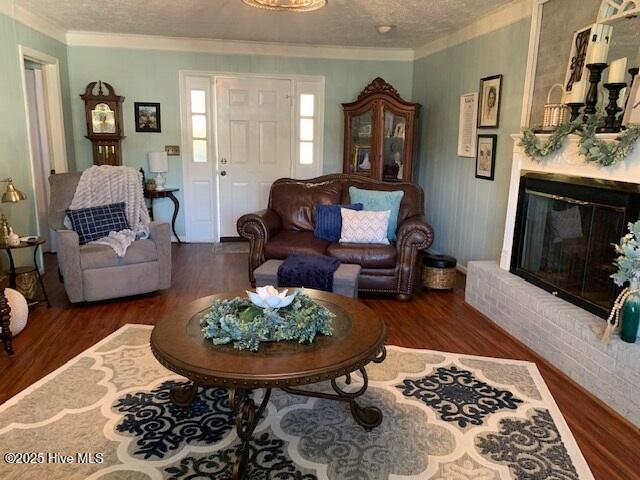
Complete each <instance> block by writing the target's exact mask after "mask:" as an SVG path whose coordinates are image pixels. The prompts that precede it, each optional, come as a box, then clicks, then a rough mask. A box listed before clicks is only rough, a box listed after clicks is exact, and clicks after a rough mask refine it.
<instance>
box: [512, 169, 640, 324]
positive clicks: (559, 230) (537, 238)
mask: <svg viewBox="0 0 640 480" xmlns="http://www.w3.org/2000/svg"><path fill="white" fill-rule="evenodd" d="M639 212H640V193H639V187H638V185H637V184H633V183H625V182H613V181H603V180H597V179H590V178H584V177H569V176H564V175H553V174H540V173H533V172H527V173H525V174H524V175H523V176H522V177H521V179H520V191H519V195H518V209H517V214H516V226H515V231H514V243H513V250H512V251H513V254H512V259H511V272H512V273H515V274H516V275H518V276H520V277H522V278H524V279H525V280H527V281H529V282H531V283H533V284H534V285H537V286H539V287H541V288H543V289H545V290H547V291H549V292H551V293H553V294H554V295H557V296H559V297H561V298H563V299H565V300H568V301H570V302H571V303H573V304H575V305H577V306H579V307H582V308H584V309H586V310H588V311H590V312H592V313H594V314H596V315H599V316H601V317H603V318H606V317H607V316H608V314H609V311H610V309H611V307H612V306H613V302H614V300H615V297H616V294H617V293H618V289H617V288H616V285H615V284H614V283H613V280H612V279H611V278H610V275H611V274H612V273H613V272H614V271H615V268H614V266H613V260H614V258H615V251H614V248H613V245H612V244H614V243H618V242H619V241H620V237H621V236H623V235H624V234H625V233H626V228H627V223H628V222H630V221H636V220H637V219H638V214H639Z"/></svg>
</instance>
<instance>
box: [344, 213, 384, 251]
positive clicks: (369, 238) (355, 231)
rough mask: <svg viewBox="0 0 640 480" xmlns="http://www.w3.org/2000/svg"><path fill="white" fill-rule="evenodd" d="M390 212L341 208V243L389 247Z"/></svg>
mask: <svg viewBox="0 0 640 480" xmlns="http://www.w3.org/2000/svg"><path fill="white" fill-rule="evenodd" d="M390 214H391V211H390V210H385V211H383V212H372V211H368V210H363V211H357V210H350V209H348V208H341V209H340V215H342V233H341V234H340V243H381V244H384V245H389V240H388V239H387V228H388V227H389V216H390Z"/></svg>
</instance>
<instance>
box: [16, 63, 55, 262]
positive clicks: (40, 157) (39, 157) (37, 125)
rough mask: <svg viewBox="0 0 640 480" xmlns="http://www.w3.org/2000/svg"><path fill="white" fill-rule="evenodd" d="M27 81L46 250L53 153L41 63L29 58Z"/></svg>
mask: <svg viewBox="0 0 640 480" xmlns="http://www.w3.org/2000/svg"><path fill="white" fill-rule="evenodd" d="M24 83H25V92H24V93H25V97H26V101H27V121H28V124H29V143H30V144H31V164H32V167H33V183H34V187H35V188H34V192H35V203H36V213H37V219H38V230H39V232H40V236H41V237H42V238H44V239H45V240H46V241H47V243H45V244H44V245H43V246H42V250H43V251H45V252H46V251H50V250H51V248H52V246H51V237H52V236H51V234H50V229H49V222H48V220H47V212H48V209H49V182H48V180H47V179H48V177H49V174H50V173H51V172H52V170H53V169H52V168H51V158H50V153H49V152H50V150H49V131H48V128H47V118H46V108H45V97H44V85H43V74H42V65H41V64H39V63H35V62H32V61H30V60H25V62H24ZM54 171H55V170H54Z"/></svg>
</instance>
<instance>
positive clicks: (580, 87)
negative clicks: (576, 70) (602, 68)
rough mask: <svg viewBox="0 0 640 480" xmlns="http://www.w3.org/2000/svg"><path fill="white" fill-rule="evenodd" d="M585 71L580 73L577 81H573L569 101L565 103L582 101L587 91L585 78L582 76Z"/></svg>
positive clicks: (584, 74)
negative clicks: (580, 76)
mask: <svg viewBox="0 0 640 480" xmlns="http://www.w3.org/2000/svg"><path fill="white" fill-rule="evenodd" d="M585 76H586V72H585V73H583V74H582V78H581V79H580V81H579V82H575V83H574V84H573V85H572V87H571V91H570V92H569V101H568V102H567V103H584V96H585V93H586V92H587V79H586V78H584V77H585Z"/></svg>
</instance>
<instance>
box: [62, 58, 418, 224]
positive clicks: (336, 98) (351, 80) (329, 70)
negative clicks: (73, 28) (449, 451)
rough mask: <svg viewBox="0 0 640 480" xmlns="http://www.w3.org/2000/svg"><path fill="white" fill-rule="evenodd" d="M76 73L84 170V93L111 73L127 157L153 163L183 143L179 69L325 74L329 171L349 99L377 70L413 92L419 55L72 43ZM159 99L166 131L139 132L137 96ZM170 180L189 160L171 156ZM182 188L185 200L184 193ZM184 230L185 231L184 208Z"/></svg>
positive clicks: (176, 182)
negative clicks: (150, 157)
mask: <svg viewBox="0 0 640 480" xmlns="http://www.w3.org/2000/svg"><path fill="white" fill-rule="evenodd" d="M68 55H69V77H70V79H71V84H70V89H71V92H72V94H71V98H72V100H71V104H72V109H73V138H74V142H75V145H74V148H75V150H76V157H77V166H78V169H84V168H86V167H88V166H90V165H91V162H92V161H91V150H90V149H91V146H90V143H89V141H88V140H87V139H85V138H84V135H86V124H85V121H84V103H83V102H82V100H81V99H80V97H79V96H78V94H79V93H81V92H84V89H85V87H86V85H87V84H88V83H89V82H92V81H96V80H104V81H107V82H109V83H111V84H112V85H113V87H114V88H115V89H116V92H117V93H118V94H119V95H123V96H125V97H126V100H125V102H124V112H123V113H124V130H125V135H126V136H127V138H126V139H125V140H124V141H123V143H122V147H123V152H122V155H123V161H124V163H125V164H126V165H131V166H134V167H136V168H139V167H143V168H144V169H145V170H148V163H147V152H149V151H154V150H164V146H165V145H177V144H180V117H179V112H180V102H179V86H178V71H179V70H200V71H210V72H245V73H264V74H293V75H323V76H325V79H326V80H325V81H326V84H325V125H324V171H325V173H333V172H340V171H342V137H343V121H342V108H341V106H340V104H341V103H342V102H350V101H353V100H355V98H356V97H357V95H358V93H359V92H360V91H361V90H362V88H363V87H364V86H365V85H367V84H368V83H369V82H370V81H371V80H373V79H374V78H375V77H376V76H381V77H383V78H384V79H385V80H387V81H388V82H390V83H391V84H392V85H394V86H395V87H396V88H397V89H398V91H399V92H400V94H401V95H404V96H406V97H407V98H409V97H411V93H412V82H413V62H389V61H353V60H324V59H309V58H293V57H272V56H257V55H213V54H206V53H189V52H167V51H147V50H129V49H118V48H111V49H110V48H91V47H69V48H68ZM136 101H148V102H160V103H161V113H162V133H160V134H157V133H136V132H135V125H134V121H133V103H134V102H136ZM169 159H170V162H169V163H170V172H169V174H168V177H167V184H168V185H172V186H178V187H180V188H181V187H182V163H181V162H182V159H181V157H169ZM181 194H182V192H180V196H179V197H180V198H179V199H180V200H182V195H181ZM157 205H158V209H157V212H159V215H157V218H158V219H164V220H168V219H170V218H171V211H172V206H171V204H170V203H169V201H168V200H165V201H164V202H158V203H157ZM177 230H178V234H179V235H182V234H183V233H184V217H183V215H182V212H181V213H180V216H179V217H178V221H177Z"/></svg>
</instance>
